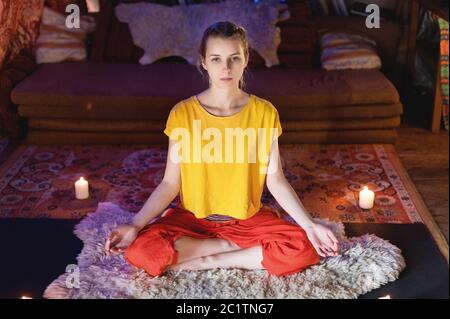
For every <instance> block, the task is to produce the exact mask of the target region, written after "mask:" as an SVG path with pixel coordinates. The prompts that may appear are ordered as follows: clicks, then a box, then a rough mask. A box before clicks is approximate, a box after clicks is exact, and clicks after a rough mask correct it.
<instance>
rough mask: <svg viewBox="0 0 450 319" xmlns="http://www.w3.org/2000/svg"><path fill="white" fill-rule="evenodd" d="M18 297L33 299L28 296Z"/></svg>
mask: <svg viewBox="0 0 450 319" xmlns="http://www.w3.org/2000/svg"><path fill="white" fill-rule="evenodd" d="M20 299H33V298H31V297H28V296H22V298H20Z"/></svg>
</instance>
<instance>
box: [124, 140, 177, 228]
mask: <svg viewBox="0 0 450 319" xmlns="http://www.w3.org/2000/svg"><path fill="white" fill-rule="evenodd" d="M176 143H177V142H176V141H174V140H169V147H168V152H167V162H166V169H165V172H164V178H163V180H162V181H161V183H159V185H158V186H157V187H156V188H155V190H154V191H153V192H152V193H151V195H150V197H149V198H148V199H147V201H146V202H145V204H144V206H143V207H142V208H141V210H140V211H139V212H138V213H137V214H136V215H135V216H134V217H133V221H132V224H133V225H134V226H136V227H138V228H139V229H142V228H144V226H145V225H147V224H148V222H149V221H151V220H152V219H154V218H155V217H157V216H158V215H159V214H161V213H162V211H163V210H164V209H165V208H166V207H167V206H168V205H169V204H170V203H171V202H172V201H173V199H174V198H175V197H176V196H177V195H178V193H179V191H180V165H179V161H178V160H177V159H178V157H175V159H176V160H174V158H173V157H172V156H171V154H173V156H176V153H177V152H174V148H175V146H176Z"/></svg>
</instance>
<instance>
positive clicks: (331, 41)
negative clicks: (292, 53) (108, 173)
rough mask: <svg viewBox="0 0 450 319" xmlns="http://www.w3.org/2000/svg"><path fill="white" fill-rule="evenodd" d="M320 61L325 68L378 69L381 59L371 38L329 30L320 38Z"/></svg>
mask: <svg viewBox="0 0 450 319" xmlns="http://www.w3.org/2000/svg"><path fill="white" fill-rule="evenodd" d="M321 48H322V55H321V62H322V67H323V68H324V69H326V70H342V69H379V68H381V59H380V57H379V56H378V54H377V44H376V42H375V41H373V40H372V39H369V38H367V37H363V36H360V35H356V34H350V33H344V32H329V33H326V34H324V35H323V36H322V39H321Z"/></svg>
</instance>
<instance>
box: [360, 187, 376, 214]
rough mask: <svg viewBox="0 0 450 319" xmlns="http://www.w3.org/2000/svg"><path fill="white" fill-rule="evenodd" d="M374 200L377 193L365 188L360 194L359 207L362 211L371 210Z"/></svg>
mask: <svg viewBox="0 0 450 319" xmlns="http://www.w3.org/2000/svg"><path fill="white" fill-rule="evenodd" d="M374 199H375V193H374V192H372V191H371V190H370V189H368V188H367V186H364V189H363V190H362V191H360V192H359V207H361V208H362V209H371V208H372V207H373V201H374Z"/></svg>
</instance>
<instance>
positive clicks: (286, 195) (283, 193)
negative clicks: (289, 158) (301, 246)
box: [266, 139, 339, 257]
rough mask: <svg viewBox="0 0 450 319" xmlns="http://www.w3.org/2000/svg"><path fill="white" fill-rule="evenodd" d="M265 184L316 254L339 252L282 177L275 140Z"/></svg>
mask: <svg viewBox="0 0 450 319" xmlns="http://www.w3.org/2000/svg"><path fill="white" fill-rule="evenodd" d="M266 184H267V188H268V189H269V191H270V193H271V194H272V195H273V197H274V198H275V199H276V201H277V202H278V203H279V204H280V206H281V207H282V208H283V209H284V210H285V211H286V212H287V213H288V214H289V215H290V216H291V217H292V218H293V219H294V220H295V222H296V223H297V224H298V225H300V227H301V228H303V230H304V231H305V232H306V234H307V236H308V238H309V240H310V242H311V244H312V245H313V246H314V248H315V249H316V251H317V253H318V254H319V255H320V256H323V257H325V256H336V255H337V254H338V250H339V247H338V240H337V239H336V236H335V235H334V234H333V232H332V231H331V230H330V229H328V228H327V227H325V226H322V225H321V224H318V223H315V222H314V220H313V219H312V218H311V216H310V215H309V213H308V212H307V211H306V209H305V207H304V206H303V204H302V202H301V201H300V199H299V198H298V196H297V193H296V192H295V191H294V189H293V188H292V186H291V185H290V184H289V182H288V181H287V180H286V178H285V177H284V173H283V168H282V166H281V160H280V153H279V149H278V140H277V139H276V140H274V141H273V143H272V147H271V151H270V156H269V167H268V173H267V177H266Z"/></svg>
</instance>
